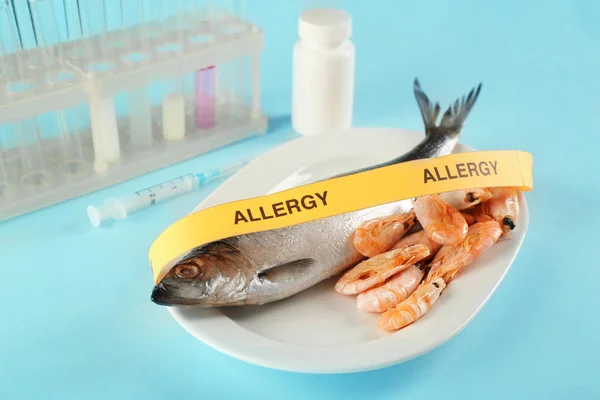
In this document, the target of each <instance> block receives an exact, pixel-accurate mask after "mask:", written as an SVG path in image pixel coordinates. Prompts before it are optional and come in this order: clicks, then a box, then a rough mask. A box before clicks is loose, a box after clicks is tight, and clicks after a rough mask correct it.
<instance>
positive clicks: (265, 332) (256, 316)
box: [169, 129, 529, 373]
mask: <svg viewBox="0 0 600 400" xmlns="http://www.w3.org/2000/svg"><path fill="white" fill-rule="evenodd" d="M422 138H423V133H421V132H409V131H403V130H394V129H353V130H351V131H349V132H345V133H343V134H337V135H331V136H317V137H303V138H300V139H297V140H294V141H292V142H289V143H286V144H284V145H282V146H280V147H278V148H276V149H274V150H272V151H270V152H268V153H266V154H264V155H262V156H261V157H259V158H257V159H256V160H255V161H253V162H252V163H251V164H249V165H247V166H246V167H245V168H243V169H242V170H241V171H239V172H238V173H237V174H236V175H234V176H233V177H231V178H230V179H229V180H228V181H227V182H225V183H224V184H223V185H221V186H220V187H219V188H218V189H217V190H215V191H214V192H213V193H212V194H211V195H210V196H209V197H208V198H206V199H205V200H204V201H203V202H202V203H201V204H200V205H199V206H198V207H197V208H196V210H199V209H203V208H207V207H211V206H214V205H217V204H220V203H224V202H229V201H233V200H237V199H241V198H247V197H254V196H261V195H265V194H267V193H272V192H274V191H279V190H283V189H287V188H290V187H293V186H298V185H303V184H307V183H310V182H312V181H314V180H318V179H321V178H326V177H328V176H331V175H333V174H336V173H340V172H344V171H347V170H350V169H354V168H358V167H363V166H367V165H371V164H375V163H378V162H381V161H385V160H388V159H390V158H392V157H395V156H398V155H400V154H402V153H404V152H406V151H408V150H409V149H410V148H412V147H413V146H415V145H416V144H417V143H418V142H419V141H421V140H422ZM465 150H471V149H469V148H467V147H465V146H459V148H458V149H457V151H465ZM521 209H522V212H521V213H520V216H519V218H518V222H517V229H516V230H515V231H514V234H513V239H512V240H505V241H501V242H499V243H498V244H497V245H496V246H494V247H493V248H492V249H490V250H489V251H488V252H486V253H484V254H483V255H482V256H481V257H480V258H479V259H478V260H477V261H476V262H475V263H474V264H472V265H470V266H469V267H467V268H466V269H465V270H464V271H463V272H462V273H461V274H460V275H459V277H458V278H457V279H456V280H454V281H453V282H452V283H451V284H450V285H449V286H448V288H447V289H446V290H445V291H444V294H443V295H442V297H441V298H440V300H439V301H438V302H437V303H436V305H435V306H434V307H433V309H432V310H431V311H430V312H429V313H427V314H426V315H425V316H424V317H423V318H421V319H420V320H419V321H417V322H415V323H414V324H412V325H410V326H408V327H406V328H404V329H402V330H400V331H398V332H396V333H393V334H390V333H385V332H382V331H380V330H379V329H378V328H377V327H376V322H377V317H378V315H379V314H370V313H366V312H363V311H361V310H357V309H356V300H355V296H343V295H341V294H338V293H336V292H335V291H334V290H333V284H334V280H329V281H326V282H323V283H321V284H319V285H317V286H315V287H312V288H310V289H308V290H306V291H304V292H302V293H300V294H298V295H296V296H293V297H290V298H288V299H285V300H282V301H279V302H275V303H271V304H268V305H263V306H252V307H239V308H229V309H198V308H178V307H170V308H169V311H170V312H171V314H172V316H173V317H174V318H175V320H176V321H177V322H179V324H181V325H182V326H183V327H184V328H185V329H186V330H187V331H188V332H189V333H191V334H192V335H193V336H195V337H196V338H198V339H199V340H200V341H202V342H204V343H206V344H208V345H209V346H212V347H213V348H215V349H217V350H219V351H221V352H223V353H226V354H228V355H230V356H233V357H236V358H238V359H241V360H244V361H246V362H249V363H253V364H257V365H261V366H265V367H269V368H275V369H280V370H287V371H295V372H312V373H341V372H355V371H364V370H371V369H376V368H381V367H385V366H389V365H392V364H396V363H400V362H403V361H406V360H409V359H411V358H414V357H416V356H419V355H421V354H423V353H425V352H428V351H430V350H432V349H434V348H435V347H437V346H439V345H441V344H442V343H444V342H445V341H447V340H448V339H450V338H452V337H453V336H454V335H456V334H457V333H458V332H459V331H460V330H462V329H463V328H464V327H465V326H466V325H467V324H468V323H469V322H470V321H471V320H472V319H473V317H475V315H476V314H477V313H478V312H479V310H480V309H481V307H483V305H484V304H485V303H486V302H487V300H488V299H489V298H490V296H491V295H492V293H493V292H494V291H495V289H496V287H497V286H498V284H499V283H500V282H501V281H502V279H503V278H504V275H505V274H506V272H507V271H508V269H509V268H510V266H511V264H512V262H513V260H514V258H515V256H516V254H517V252H518V251H519V248H520V246H521V243H522V242H523V239H524V236H525V233H526V231H527V227H528V223H529V217H528V210H527V204H526V203H525V200H524V198H523V197H522V198H521Z"/></svg>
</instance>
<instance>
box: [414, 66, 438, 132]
mask: <svg viewBox="0 0 600 400" xmlns="http://www.w3.org/2000/svg"><path fill="white" fill-rule="evenodd" d="M414 91H415V98H416V99H417V104H418V105H419V110H420V111H421V116H422V117H423V123H424V124H425V130H426V131H427V133H430V131H431V130H432V129H435V127H436V121H437V118H438V115H439V114H440V105H439V103H435V104H431V102H430V101H429V98H427V95H426V94H425V92H423V90H421V84H420V83H419V80H418V79H417V78H415V84H414Z"/></svg>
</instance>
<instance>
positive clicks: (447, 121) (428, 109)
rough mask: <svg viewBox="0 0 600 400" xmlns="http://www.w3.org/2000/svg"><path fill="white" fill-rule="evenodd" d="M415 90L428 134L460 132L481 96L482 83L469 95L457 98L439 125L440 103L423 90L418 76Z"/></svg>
mask: <svg viewBox="0 0 600 400" xmlns="http://www.w3.org/2000/svg"><path fill="white" fill-rule="evenodd" d="M414 91H415V98H416V99H417V104H418V105H419V110H420V111H421V116H422V117H423V123H424V124H425V131H426V132H427V134H432V133H434V132H439V131H442V132H460V131H461V130H462V127H463V124H464V122H465V120H466V119H467V117H468V116H469V113H470V112H471V109H472V108H473V106H474V105H475V101H477V98H478V97H479V92H480V91H481V83H480V84H478V85H477V86H476V87H474V88H473V89H471V91H470V92H469V94H468V95H466V96H463V97H462V98H461V99H456V101H455V102H454V104H452V105H450V106H449V107H448V109H447V110H446V112H445V113H444V115H443V116H442V120H441V121H440V124H439V126H438V125H436V123H437V119H438V116H439V114H440V105H439V103H437V102H436V103H432V102H431V101H430V100H429V98H428V97H427V95H426V94H425V92H423V90H422V89H421V85H420V83H419V80H418V79H417V78H415V83H414Z"/></svg>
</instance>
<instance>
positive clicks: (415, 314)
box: [377, 278, 446, 331]
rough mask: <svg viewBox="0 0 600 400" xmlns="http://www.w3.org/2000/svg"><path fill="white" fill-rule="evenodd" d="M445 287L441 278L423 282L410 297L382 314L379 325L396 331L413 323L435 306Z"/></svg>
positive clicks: (387, 329)
mask: <svg viewBox="0 0 600 400" xmlns="http://www.w3.org/2000/svg"><path fill="white" fill-rule="evenodd" d="M445 287H446V283H445V282H444V280H443V279H441V278H436V279H433V280H432V281H430V282H429V283H427V284H421V285H420V286H419V287H418V288H417V290H415V291H414V292H413V294H411V295H410V297H409V298H408V299H406V300H405V301H403V302H402V303H400V304H398V305H397V306H396V307H395V308H392V309H389V310H387V311H386V312H384V313H383V314H381V317H379V322H378V323H377V326H378V327H379V328H381V329H384V330H386V331H395V330H398V329H402V328H404V327H405V326H407V325H410V324H412V323H413V322H415V321H416V320H418V319H419V318H421V317H422V316H423V315H425V313H427V311H429V310H430V309H431V307H433V305H434V304H435V302H436V301H437V300H438V299H439V298H440V295H441V294H442V290H444V288H445Z"/></svg>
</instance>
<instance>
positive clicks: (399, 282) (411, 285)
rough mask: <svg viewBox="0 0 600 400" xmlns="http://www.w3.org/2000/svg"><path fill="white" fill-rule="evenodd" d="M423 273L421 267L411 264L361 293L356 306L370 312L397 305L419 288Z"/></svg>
mask: <svg viewBox="0 0 600 400" xmlns="http://www.w3.org/2000/svg"><path fill="white" fill-rule="evenodd" d="M423 275H424V272H423V270H422V269H421V268H419V267H418V266H416V265H411V266H410V267H408V268H407V269H405V270H404V271H402V272H400V273H398V274H397V275H396V276H394V277H392V279H390V280H389V281H387V282H386V283H384V284H383V285H381V286H377V287H374V288H372V289H368V290H366V291H364V292H362V293H359V294H358V296H356V307H357V308H360V309H362V310H365V311H370V312H383V311H386V310H388V309H390V308H392V307H396V305H397V304H399V303H402V302H403V301H404V300H406V299H407V298H408V296H410V295H411V294H412V293H413V292H414V291H415V290H416V289H417V286H419V283H421V281H422V280H423Z"/></svg>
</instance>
